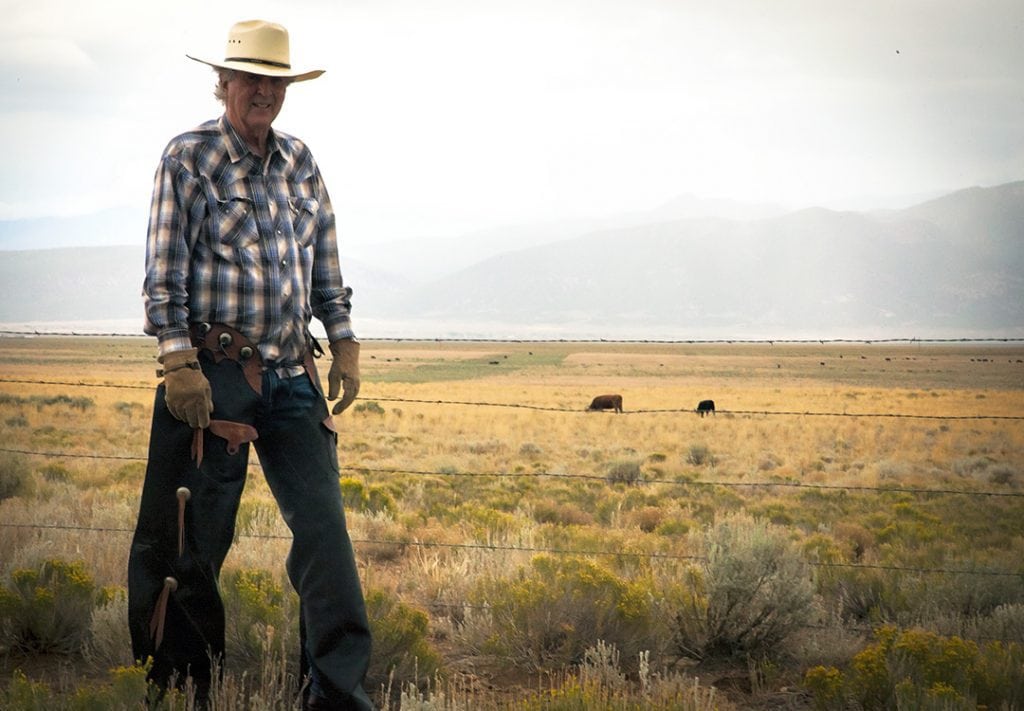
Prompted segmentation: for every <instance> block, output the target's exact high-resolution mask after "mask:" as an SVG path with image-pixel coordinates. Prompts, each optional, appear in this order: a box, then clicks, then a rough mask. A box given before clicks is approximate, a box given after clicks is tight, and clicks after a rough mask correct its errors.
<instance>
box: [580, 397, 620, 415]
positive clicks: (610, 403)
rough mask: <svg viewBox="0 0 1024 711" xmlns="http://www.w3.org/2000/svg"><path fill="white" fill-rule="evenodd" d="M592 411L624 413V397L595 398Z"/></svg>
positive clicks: (589, 408) (590, 408) (591, 404)
mask: <svg viewBox="0 0 1024 711" xmlns="http://www.w3.org/2000/svg"><path fill="white" fill-rule="evenodd" d="M587 410H588V411H591V410H615V411H616V412H622V396H621V395H598V396H597V397H595V398H594V401H593V402H591V403H590V407H588V408H587Z"/></svg>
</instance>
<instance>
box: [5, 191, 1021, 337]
mask: <svg viewBox="0 0 1024 711" xmlns="http://www.w3.org/2000/svg"><path fill="white" fill-rule="evenodd" d="M686 207H687V209H688V206H686ZM677 208H678V206H677ZM667 209H671V206H669V207H668V208H667ZM664 214H666V213H665V212H664V211H662V212H661V213H658V214H655V213H651V214H646V215H641V216H634V218H633V219H634V220H641V219H644V218H646V219H648V220H650V221H649V222H647V223H646V224H638V223H637V222H635V221H634V222H632V223H630V220H627V219H623V220H622V221H621V222H619V223H616V221H614V220H613V221H611V222H610V223H604V224H605V226H604V227H603V228H600V229H593V230H591V231H589V232H585V233H580V232H578V229H579V228H580V227H581V226H582V225H583V223H575V224H574V225H571V226H563V227H566V229H568V234H569V235H571V236H570V237H569V238H566V239H558V238H557V235H558V231H557V230H556V229H554V227H553V226H551V225H548V226H546V227H545V228H543V229H540V228H539V229H538V231H537V232H536V233H535V234H534V235H533V237H532V240H531V238H530V237H529V234H530V233H529V229H528V228H527V227H525V226H524V227H522V228H519V230H520V234H521V235H526V236H520V237H517V236H516V235H515V234H511V233H506V234H500V233H496V234H495V235H492V237H493V241H492V242H491V246H490V247H489V248H485V247H483V246H478V247H476V248H475V249H476V251H474V248H472V247H468V246H467V247H466V252H467V254H469V255H473V258H475V260H476V261H472V260H471V258H470V257H469V256H467V254H461V255H460V256H461V259H452V260H451V266H452V268H451V270H450V271H449V272H448V273H443V272H440V271H435V272H434V275H433V277H432V278H430V279H428V280H426V281H414V280H411V279H409V278H407V277H401V276H397V275H396V274H395V273H394V271H393V270H392V269H391V268H390V267H391V264H390V262H392V261H394V262H395V263H401V264H406V265H412V264H414V263H415V256H416V254H417V252H416V251H415V249H414V248H413V247H412V246H407V247H403V246H402V245H401V244H393V245H389V246H388V249H389V251H388V252H387V253H386V254H385V253H381V254H380V255H379V257H380V260H381V261H380V262H379V263H376V264H374V263H372V262H371V263H367V262H366V261H365V257H364V259H363V260H354V259H351V258H349V259H343V270H344V272H345V277H346V281H347V282H348V283H350V284H351V285H352V286H353V287H354V288H355V292H356V298H355V305H356V316H357V322H359V323H368V324H371V325H372V326H371V328H370V330H371V331H373V330H374V329H376V330H378V331H386V332H387V335H391V336H393V335H402V329H403V328H406V329H408V330H407V331H406V335H409V336H410V337H414V336H415V337H422V336H424V335H428V336H437V337H446V336H448V337H451V336H455V335H457V336H472V337H523V338H528V337H551V338H559V337H565V338H575V337H586V338H602V337H606V338H621V337H628V338H704V337H729V336H732V337H737V338H746V337H756V338H773V337H774V338H790V337H837V336H844V337H853V338H861V337H863V338H876V337H884V336H899V337H922V338H923V337H934V336H937V335H947V336H949V335H952V336H973V337H980V336H991V335H996V336H1006V335H1018V336H1019V335H1024V182H1016V183H1010V184H1007V185H1002V186H998V187H992V188H970V189H967V190H961V191H958V192H954V193H951V194H949V195H946V196H943V197H941V198H938V199H935V200H930V201H927V202H924V203H921V204H919V205H915V206H913V207H909V208H906V209H903V210H885V211H872V212H836V211H831V210H825V209H820V208H812V209H807V210H801V211H798V212H792V213H789V214H772V211H771V210H770V209H768V208H764V209H763V211H762V212H761V213H760V214H764V215H768V216H763V217H753V218H750V217H746V216H745V218H744V219H739V218H736V219H727V218H724V217H685V216H684V217H682V218H679V217H678V216H677V217H669V218H664V217H662V216H663V215H664ZM669 214H672V213H669ZM678 214H679V212H676V213H675V215H678ZM623 223H625V224H623ZM510 240H511V243H512V244H521V245H523V246H522V248H518V249H516V248H509V246H508V245H509V243H510V242H509V241H510ZM446 244H447V245H448V247H447V248H448V249H449V250H451V251H449V254H455V252H456V250H458V249H459V246H458V245H459V242H458V241H456V240H448V241H447V242H446ZM435 247H436V244H435ZM502 247H504V251H498V250H501V249H502ZM442 256H443V255H442ZM142 259H143V256H142V247H141V246H139V247H81V248H68V249H53V250H24V251H8V252H4V253H2V257H0V260H2V261H0V296H2V297H3V298H2V299H0V322H5V323H11V322H39V321H48V320H50V321H62V322H67V321H73V320H75V319H96V318H108V317H109V318H125V317H131V318H140V319H141V299H140V297H139V291H140V288H141V283H142ZM435 268H436V267H435ZM387 324H392V326H390V327H389V326H387ZM395 324H402V325H401V327H399V326H396V325H395ZM396 329H397V331H398V332H397V333H396ZM361 335H363V336H364V337H372V336H374V335H378V333H374V332H368V331H367V330H366V328H364V329H363V330H362V331H361Z"/></svg>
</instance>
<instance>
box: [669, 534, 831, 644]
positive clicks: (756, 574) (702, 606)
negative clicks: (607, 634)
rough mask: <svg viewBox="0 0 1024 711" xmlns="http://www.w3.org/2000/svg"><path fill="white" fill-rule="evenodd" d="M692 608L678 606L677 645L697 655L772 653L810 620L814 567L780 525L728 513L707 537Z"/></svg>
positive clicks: (694, 579)
mask: <svg viewBox="0 0 1024 711" xmlns="http://www.w3.org/2000/svg"><path fill="white" fill-rule="evenodd" d="M703 543H704V547H705V550H706V557H705V559H704V561H703V563H702V564H701V568H700V571H699V574H697V575H694V576H693V583H694V589H695V591H696V597H695V598H694V603H693V608H692V609H689V610H681V611H680V613H679V616H680V621H681V624H680V632H681V635H680V646H681V648H682V650H683V651H684V652H686V653H688V654H692V655H694V656H697V657H698V658H709V657H712V658H713V657H733V656H746V657H748V658H769V659H770V658H775V657H777V656H778V655H779V654H780V653H781V652H782V651H783V647H784V643H785V642H786V641H787V640H788V639H789V638H790V637H791V635H792V634H793V633H794V632H796V631H797V630H798V629H800V628H801V627H803V626H804V624H806V622H807V621H808V613H809V611H810V610H811V606H812V603H813V602H814V592H813V591H814V586H813V582H812V579H811V574H810V569H809V567H808V565H807V564H806V562H805V561H804V560H803V558H802V557H801V556H800V554H799V552H798V551H797V549H796V546H795V545H794V544H793V543H792V542H791V541H790V540H789V538H788V537H787V536H786V534H785V532H784V531H783V530H782V529H779V528H775V527H772V526H769V525H767V524H764V523H762V522H759V521H756V520H754V519H752V518H750V517H749V516H746V515H742V514H739V515H735V516H730V517H728V518H726V519H723V520H722V521H720V522H718V523H717V524H715V525H714V526H713V527H712V528H711V529H709V530H708V531H707V533H706V534H705V536H704V541H703Z"/></svg>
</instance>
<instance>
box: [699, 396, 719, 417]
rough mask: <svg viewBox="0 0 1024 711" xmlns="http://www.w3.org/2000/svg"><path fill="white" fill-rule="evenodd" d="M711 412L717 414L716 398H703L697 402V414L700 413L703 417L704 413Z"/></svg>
mask: <svg viewBox="0 0 1024 711" xmlns="http://www.w3.org/2000/svg"><path fill="white" fill-rule="evenodd" d="M709 412H710V413H711V414H712V415H713V414H715V401H714V400H701V401H700V402H698V403H697V414H698V415H700V416H701V417H704V415H706V414H708V413H709Z"/></svg>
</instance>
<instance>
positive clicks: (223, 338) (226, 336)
mask: <svg viewBox="0 0 1024 711" xmlns="http://www.w3.org/2000/svg"><path fill="white" fill-rule="evenodd" d="M234 340H235V339H233V338H232V337H231V334H230V333H226V332H225V333H222V334H220V335H219V336H218V337H217V341H218V342H219V343H220V347H221V348H227V347H228V346H230V345H231V343H232V342H233V341H234Z"/></svg>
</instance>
